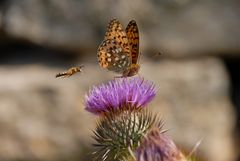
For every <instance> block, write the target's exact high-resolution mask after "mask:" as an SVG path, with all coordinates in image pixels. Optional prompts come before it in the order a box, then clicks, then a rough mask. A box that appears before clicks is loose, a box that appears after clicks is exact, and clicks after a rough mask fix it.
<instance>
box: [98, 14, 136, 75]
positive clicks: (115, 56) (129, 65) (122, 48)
mask: <svg viewBox="0 0 240 161" xmlns="http://www.w3.org/2000/svg"><path fill="white" fill-rule="evenodd" d="M138 58H139V31H138V27H137V23H136V21H134V20H131V21H130V22H129V23H128V25H127V27H126V29H125V30H124V29H123V26H122V24H121V23H120V22H119V21H118V20H117V19H113V20H111V21H110V23H109V24H108V27H107V32H106V34H105V37H104V40H103V42H102V43H101V44H100V46H99V48H98V62H99V65H100V66H101V67H103V68H106V69H108V70H110V71H114V72H116V73H120V74H122V77H131V76H134V75H136V74H137V73H138V71H139V69H140V65H139V64H138Z"/></svg>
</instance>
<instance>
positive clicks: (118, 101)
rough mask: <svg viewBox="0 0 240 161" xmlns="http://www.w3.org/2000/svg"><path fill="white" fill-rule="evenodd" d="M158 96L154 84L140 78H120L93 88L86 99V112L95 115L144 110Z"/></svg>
mask: <svg viewBox="0 0 240 161" xmlns="http://www.w3.org/2000/svg"><path fill="white" fill-rule="evenodd" d="M155 95H156V89H155V86H154V85H153V83H152V82H150V81H146V80H144V79H143V78H140V77H134V78H118V79H114V80H112V81H109V82H108V83H106V84H101V85H98V86H95V87H93V88H92V90H91V91H90V92H89V94H88V95H86V97H85V100H86V101H85V106H86V110H87V111H89V112H92V113H94V114H99V113H102V112H107V111H108V110H109V109H117V108H123V107H124V106H126V105H130V107H132V108H142V107H144V106H145V105H146V104H147V103H149V102H150V101H151V100H152V99H153V98H154V96H155Z"/></svg>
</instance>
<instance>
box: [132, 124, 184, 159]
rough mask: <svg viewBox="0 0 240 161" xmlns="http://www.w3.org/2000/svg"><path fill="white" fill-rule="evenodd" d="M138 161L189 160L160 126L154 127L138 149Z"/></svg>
mask: <svg viewBox="0 0 240 161" xmlns="http://www.w3.org/2000/svg"><path fill="white" fill-rule="evenodd" d="M136 159H137V161H187V159H186V157H185V156H184V155H183V154H182V152H181V151H180V150H179V149H178V148H177V147H176V145H175V144H174V142H173V141H172V140H171V139H169V138H168V137H167V136H166V135H164V133H162V132H161V131H159V129H158V128H154V129H152V130H151V131H150V132H149V133H148V135H147V136H146V138H144V140H143V142H142V143H141V146H140V147H139V148H138V149H137V151H136Z"/></svg>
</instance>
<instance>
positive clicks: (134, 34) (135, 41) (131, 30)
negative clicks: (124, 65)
mask: <svg viewBox="0 0 240 161" xmlns="http://www.w3.org/2000/svg"><path fill="white" fill-rule="evenodd" d="M126 34H127V38H128V43H129V47H130V50H131V57H132V64H137V61H138V57H139V32H138V27H137V23H136V21H134V20H132V21H130V22H129V23H128V25H127V27H126Z"/></svg>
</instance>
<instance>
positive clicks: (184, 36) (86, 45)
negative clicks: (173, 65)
mask: <svg viewBox="0 0 240 161" xmlns="http://www.w3.org/2000/svg"><path fill="white" fill-rule="evenodd" d="M6 3H7V5H6V7H5V10H4V15H3V23H4V27H3V29H4V31H5V32H6V33H7V34H8V35H10V36H12V37H14V38H22V39H27V40H30V41H32V42H34V43H37V44H41V45H45V46H50V47H59V48H64V49H71V50H74V51H79V50H81V51H82V50H86V53H88V52H89V51H95V50H96V48H97V46H98V45H99V44H100V42H101V40H102V39H103V35H104V32H105V31H106V26H107V23H108V22H109V20H110V19H112V18H118V19H119V20H121V22H122V23H123V24H124V25H125V26H126V24H127V23H128V21H130V20H131V19H136V21H137V23H138V25H139V28H140V36H141V49H142V50H143V51H144V52H145V51H149V50H155V51H158V50H162V51H163V52H164V53H166V55H167V56H174V57H182V56H189V55H190V56H192V55H202V54H209V53H210V54H216V55H224V54H229V55H231V54H232V55H234V54H236V53H239V51H240V41H239V37H240V31H239V28H240V21H239V17H240V12H239V2H238V1H237V0H229V1H224V0H220V1H219V0H212V1H207V0H202V1H191V0H182V1H179V0H167V1H153V0H152V1H143V0H140V1H127V0H122V1H109V0H103V1H96V0H95V1H88V0H81V1H78V0H68V1H64V0H45V1H41V0H34V1H33V0H21V1H19V0H8V1H6Z"/></svg>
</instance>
